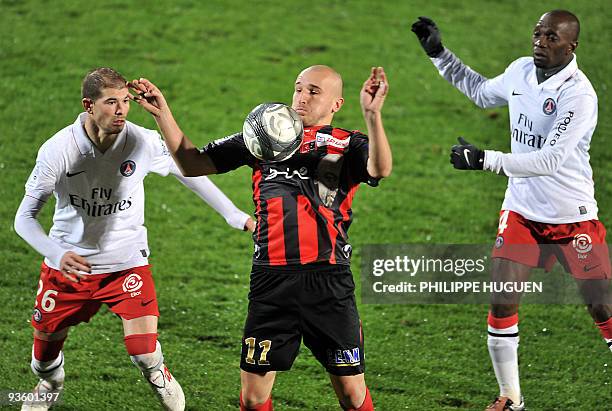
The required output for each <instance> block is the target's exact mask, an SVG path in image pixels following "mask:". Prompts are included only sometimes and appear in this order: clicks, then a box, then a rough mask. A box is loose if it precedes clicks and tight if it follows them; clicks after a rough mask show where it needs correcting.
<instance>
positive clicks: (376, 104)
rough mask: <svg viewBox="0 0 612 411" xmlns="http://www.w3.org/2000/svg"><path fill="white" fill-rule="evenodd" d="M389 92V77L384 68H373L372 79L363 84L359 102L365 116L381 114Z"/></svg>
mask: <svg viewBox="0 0 612 411" xmlns="http://www.w3.org/2000/svg"><path fill="white" fill-rule="evenodd" d="M388 91H389V83H388V82H387V75H386V74H385V70H384V69H383V68H382V67H372V72H371V73H370V77H368V79H367V80H366V81H365V82H364V83H363V87H362V88H361V93H360V95H359V100H360V102H361V109H362V111H363V114H364V116H365V115H368V114H372V113H379V112H380V111H381V110H382V107H383V104H384V103H385V97H387V92H388Z"/></svg>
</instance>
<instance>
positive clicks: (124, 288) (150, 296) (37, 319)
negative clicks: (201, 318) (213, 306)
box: [32, 263, 159, 333]
mask: <svg viewBox="0 0 612 411" xmlns="http://www.w3.org/2000/svg"><path fill="white" fill-rule="evenodd" d="M102 303H105V304H107V305H108V307H109V308H110V310H111V311H112V312H114V313H115V314H117V315H119V316H120V317H121V318H125V319H126V320H131V319H133V318H138V317H142V316H145V315H155V316H157V317H159V310H158V308H157V298H156V296H155V284H154V283H153V277H152V276H151V270H150V266H149V265H145V266H142V267H135V268H130V269H129V270H123V271H117V272H114V273H109V274H94V275H88V276H87V277H86V278H85V279H81V280H80V281H79V282H78V283H75V282H72V281H70V280H68V279H67V278H65V277H64V276H63V275H62V273H61V272H60V271H58V270H54V269H52V268H49V267H48V266H47V265H46V264H45V263H43V264H42V267H41V270H40V280H39V282H38V292H37V295H36V303H35V304H34V312H33V313H32V325H33V326H34V328H36V329H37V330H39V331H42V332H47V333H51V332H55V331H58V330H61V329H64V328H66V327H69V326H73V325H77V324H79V323H82V322H88V321H89V319H90V318H91V317H93V316H94V314H95V313H96V312H98V310H99V309H100V306H101V305H102Z"/></svg>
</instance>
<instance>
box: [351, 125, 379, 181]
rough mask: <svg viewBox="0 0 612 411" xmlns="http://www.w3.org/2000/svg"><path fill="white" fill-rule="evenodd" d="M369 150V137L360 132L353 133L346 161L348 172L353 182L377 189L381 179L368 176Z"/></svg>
mask: <svg viewBox="0 0 612 411" xmlns="http://www.w3.org/2000/svg"><path fill="white" fill-rule="evenodd" d="M368 148H369V145H368V136H366V135H365V134H363V133H360V132H359V131H353V133H352V135H351V140H350V143H349V149H348V150H347V152H346V155H345V157H346V160H345V161H347V166H348V172H349V175H350V176H351V178H352V179H353V181H355V182H358V183H367V184H368V185H370V186H372V187H376V186H378V183H379V181H380V178H374V177H372V176H371V175H370V174H368V158H369V152H368Z"/></svg>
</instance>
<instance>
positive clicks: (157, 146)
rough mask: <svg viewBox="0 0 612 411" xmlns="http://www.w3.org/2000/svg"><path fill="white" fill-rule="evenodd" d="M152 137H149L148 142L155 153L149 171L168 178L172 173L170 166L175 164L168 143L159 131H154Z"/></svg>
mask: <svg viewBox="0 0 612 411" xmlns="http://www.w3.org/2000/svg"><path fill="white" fill-rule="evenodd" d="M152 134H153V135H152V136H147V141H148V143H149V144H150V146H151V149H152V151H153V153H152V158H151V169H150V170H149V171H151V172H153V173H155V174H159V175H161V176H167V175H168V173H169V172H170V166H171V165H172V164H173V163H174V161H172V156H171V155H170V151H169V150H168V147H166V143H165V142H164V140H163V139H162V137H161V136H160V135H159V133H158V132H157V131H152Z"/></svg>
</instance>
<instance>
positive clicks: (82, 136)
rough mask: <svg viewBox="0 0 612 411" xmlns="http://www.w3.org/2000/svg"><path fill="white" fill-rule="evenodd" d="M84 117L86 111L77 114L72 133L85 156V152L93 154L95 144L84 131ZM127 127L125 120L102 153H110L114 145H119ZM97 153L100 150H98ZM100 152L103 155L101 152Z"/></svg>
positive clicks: (85, 116)
mask: <svg viewBox="0 0 612 411" xmlns="http://www.w3.org/2000/svg"><path fill="white" fill-rule="evenodd" d="M85 119H87V113H81V114H79V115H78V116H77V118H76V120H75V122H74V126H73V127H72V130H73V133H72V135H73V136H74V140H75V142H76V145H77V147H78V148H79V151H80V152H81V155H84V156H86V155H87V154H93V153H94V152H95V150H96V149H95V147H96V145H95V144H94V143H93V142H92V141H91V139H90V138H89V136H88V135H87V134H86V133H85ZM127 128H128V122H127V121H126V122H125V126H124V127H123V130H121V133H119V135H118V136H117V139H116V140H115V142H114V143H113V145H112V146H110V147H109V149H108V150H106V152H105V153H104V154H107V153H111V152H113V151H114V149H115V147H117V146H118V145H119V141H121V140H123V138H124V137H125V135H126V134H127ZM98 153H100V152H99V151H98ZM100 154H101V155H104V154H102V153H100Z"/></svg>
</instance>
